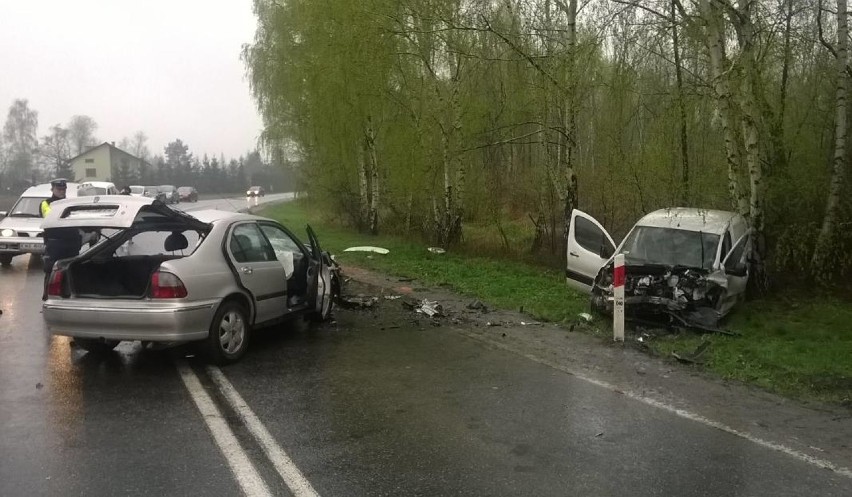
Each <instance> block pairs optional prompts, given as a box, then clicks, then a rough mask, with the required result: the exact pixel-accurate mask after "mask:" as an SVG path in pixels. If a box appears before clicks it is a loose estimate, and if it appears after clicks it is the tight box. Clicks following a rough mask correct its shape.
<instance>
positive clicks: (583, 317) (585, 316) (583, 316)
mask: <svg viewBox="0 0 852 497" xmlns="http://www.w3.org/2000/svg"><path fill="white" fill-rule="evenodd" d="M577 317H578V318H580V320H581V321H584V322H586V323H591V322H592V320H593V319H594V318H593V317H592V315H591V314H589V313H588V312H581V313H580V314H577Z"/></svg>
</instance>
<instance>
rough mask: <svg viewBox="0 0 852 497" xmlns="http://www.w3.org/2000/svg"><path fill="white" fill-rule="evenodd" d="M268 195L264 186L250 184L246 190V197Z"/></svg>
mask: <svg viewBox="0 0 852 497" xmlns="http://www.w3.org/2000/svg"><path fill="white" fill-rule="evenodd" d="M264 195H266V192H265V191H264V190H263V187H262V186H250V187H249V189H248V190H246V197H262V196H264Z"/></svg>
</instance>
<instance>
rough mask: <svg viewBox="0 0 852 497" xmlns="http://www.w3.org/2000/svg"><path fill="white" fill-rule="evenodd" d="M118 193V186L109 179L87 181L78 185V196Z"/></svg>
mask: <svg viewBox="0 0 852 497" xmlns="http://www.w3.org/2000/svg"><path fill="white" fill-rule="evenodd" d="M94 195H118V188H116V187H115V184H114V183H110V182H109V181H87V182H85V183H80V185H79V186H78V187H77V196H78V197H86V196H94Z"/></svg>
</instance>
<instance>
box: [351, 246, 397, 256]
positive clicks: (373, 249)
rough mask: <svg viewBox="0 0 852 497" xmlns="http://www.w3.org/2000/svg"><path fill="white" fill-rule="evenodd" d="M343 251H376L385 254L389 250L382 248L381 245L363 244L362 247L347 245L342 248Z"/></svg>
mask: <svg viewBox="0 0 852 497" xmlns="http://www.w3.org/2000/svg"><path fill="white" fill-rule="evenodd" d="M343 251H344V252H373V253H376V254H382V255H386V254H388V253H389V252H390V250H388V249H386V248H382V247H370V246H363V247H349V248H347V249H343Z"/></svg>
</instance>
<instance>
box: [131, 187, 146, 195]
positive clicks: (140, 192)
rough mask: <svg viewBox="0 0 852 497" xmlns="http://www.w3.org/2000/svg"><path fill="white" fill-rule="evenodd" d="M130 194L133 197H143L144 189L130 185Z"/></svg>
mask: <svg viewBox="0 0 852 497" xmlns="http://www.w3.org/2000/svg"><path fill="white" fill-rule="evenodd" d="M130 194H131V195H133V196H134V197H144V196H145V187H144V186H142V185H130Z"/></svg>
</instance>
